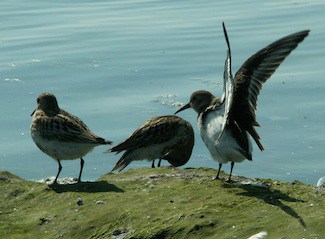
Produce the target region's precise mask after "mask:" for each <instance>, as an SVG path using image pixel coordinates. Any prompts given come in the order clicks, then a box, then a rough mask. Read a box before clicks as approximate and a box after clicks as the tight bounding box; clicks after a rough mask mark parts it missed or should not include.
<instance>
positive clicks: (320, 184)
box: [316, 177, 325, 188]
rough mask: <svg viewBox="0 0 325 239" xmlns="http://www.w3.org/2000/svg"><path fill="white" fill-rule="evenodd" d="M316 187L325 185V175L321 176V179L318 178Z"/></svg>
mask: <svg viewBox="0 0 325 239" xmlns="http://www.w3.org/2000/svg"><path fill="white" fill-rule="evenodd" d="M316 187H319V188H320V187H325V177H321V178H320V179H319V180H318V182H317V184H316Z"/></svg>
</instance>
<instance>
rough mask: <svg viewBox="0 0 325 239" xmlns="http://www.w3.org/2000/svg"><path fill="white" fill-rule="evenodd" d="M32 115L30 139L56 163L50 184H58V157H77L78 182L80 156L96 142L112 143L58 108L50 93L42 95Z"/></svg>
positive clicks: (68, 158)
mask: <svg viewBox="0 0 325 239" xmlns="http://www.w3.org/2000/svg"><path fill="white" fill-rule="evenodd" d="M31 116H34V117H33V120H32V123H31V125H30V133H31V136H32V139H33V140H34V142H35V144H36V145H37V146H38V148H39V149H40V150H42V151H43V152H44V153H46V154H47V155H49V156H50V157H52V158H53V159H54V160H56V161H57V162H58V164H59V169H58V173H57V175H56V177H55V180H54V182H53V184H56V183H57V179H58V177H59V174H60V172H61V170H62V166H61V160H72V159H77V158H80V172H79V177H78V182H81V174H82V169H83V165H84V160H83V158H82V157H84V156H85V155H86V154H88V153H89V152H90V151H92V150H93V148H94V147H96V146H98V145H107V144H111V143H112V142H111V141H108V140H105V139H103V138H101V137H98V136H97V135H95V134H94V133H92V132H91V131H90V130H89V128H88V127H87V126H86V125H85V124H84V123H83V122H82V120H81V119H79V118H78V117H76V116H74V115H72V114H69V113H68V112H66V111H64V110H62V109H60V108H59V105H58V102H57V100H56V97H55V96H54V95H53V94H50V93H43V94H41V95H40V96H39V97H38V98H37V107H36V110H34V111H33V113H32V114H31Z"/></svg>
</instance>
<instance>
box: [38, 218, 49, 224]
mask: <svg viewBox="0 0 325 239" xmlns="http://www.w3.org/2000/svg"><path fill="white" fill-rule="evenodd" d="M39 220H40V223H38V225H43V224H44V223H49V222H50V221H51V218H45V217H41V218H40V219H39Z"/></svg>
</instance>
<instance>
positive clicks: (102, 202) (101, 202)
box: [96, 201, 106, 204]
mask: <svg viewBox="0 0 325 239" xmlns="http://www.w3.org/2000/svg"><path fill="white" fill-rule="evenodd" d="M105 203H106V202H104V201H97V202H96V204H105Z"/></svg>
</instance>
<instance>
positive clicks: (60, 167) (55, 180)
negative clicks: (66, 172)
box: [53, 161, 62, 184]
mask: <svg viewBox="0 0 325 239" xmlns="http://www.w3.org/2000/svg"><path fill="white" fill-rule="evenodd" d="M58 163H59V170H58V173H57V175H56V177H55V179H54V182H53V184H56V183H57V179H58V177H59V174H60V173H61V170H62V165H61V163H60V161H58Z"/></svg>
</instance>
